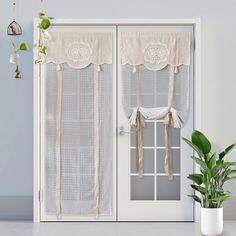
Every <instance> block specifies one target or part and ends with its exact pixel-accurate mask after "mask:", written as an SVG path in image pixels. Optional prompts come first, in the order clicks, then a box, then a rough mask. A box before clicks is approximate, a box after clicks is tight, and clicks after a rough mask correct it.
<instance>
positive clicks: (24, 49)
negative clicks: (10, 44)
mask: <svg viewBox="0 0 236 236" xmlns="http://www.w3.org/2000/svg"><path fill="white" fill-rule="evenodd" d="M20 50H21V51H28V50H29V47H28V45H27V43H21V45H20Z"/></svg>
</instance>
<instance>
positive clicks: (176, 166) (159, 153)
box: [156, 149, 180, 173]
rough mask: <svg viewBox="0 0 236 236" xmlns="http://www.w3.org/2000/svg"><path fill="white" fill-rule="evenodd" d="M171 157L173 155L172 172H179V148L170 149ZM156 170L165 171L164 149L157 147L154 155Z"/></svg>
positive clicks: (158, 171)
mask: <svg viewBox="0 0 236 236" xmlns="http://www.w3.org/2000/svg"><path fill="white" fill-rule="evenodd" d="M172 157H173V173H180V149H172ZM156 158H157V159H156V163H157V166H156V170H157V173H165V169H164V166H165V150H164V149H159V150H157V156H156Z"/></svg>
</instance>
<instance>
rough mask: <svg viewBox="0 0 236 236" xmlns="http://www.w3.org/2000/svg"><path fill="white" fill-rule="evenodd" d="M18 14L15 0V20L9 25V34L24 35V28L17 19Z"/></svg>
mask: <svg viewBox="0 0 236 236" xmlns="http://www.w3.org/2000/svg"><path fill="white" fill-rule="evenodd" d="M15 16H16V3H15V2H13V21H12V22H11V23H10V24H9V26H8V27H7V34H8V35H11V36H17V35H22V28H21V26H20V25H19V23H17V22H16V20H15Z"/></svg>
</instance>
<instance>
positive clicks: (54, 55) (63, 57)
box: [46, 31, 112, 69]
mask: <svg viewBox="0 0 236 236" xmlns="http://www.w3.org/2000/svg"><path fill="white" fill-rule="evenodd" d="M49 33H50V40H48V41H47V47H48V52H47V56H46V63H55V64H62V63H67V64H68V65H69V66H70V67H73V68H77V69H82V68H85V67H87V66H88V65H89V64H91V63H92V64H94V65H102V64H111V63H112V33H109V32H66V31H64V32H55V31H52V32H49Z"/></svg>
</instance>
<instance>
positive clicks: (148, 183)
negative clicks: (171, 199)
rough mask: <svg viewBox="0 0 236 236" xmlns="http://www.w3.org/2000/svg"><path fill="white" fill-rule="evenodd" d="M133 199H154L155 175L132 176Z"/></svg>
mask: <svg viewBox="0 0 236 236" xmlns="http://www.w3.org/2000/svg"><path fill="white" fill-rule="evenodd" d="M131 200H154V176H143V177H142V178H140V177H138V176H131Z"/></svg>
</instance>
